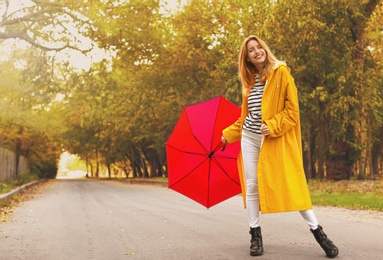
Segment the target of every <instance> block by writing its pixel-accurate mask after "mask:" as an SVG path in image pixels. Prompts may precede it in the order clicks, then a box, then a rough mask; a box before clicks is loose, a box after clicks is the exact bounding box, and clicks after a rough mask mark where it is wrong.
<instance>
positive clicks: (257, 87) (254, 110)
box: [243, 75, 265, 134]
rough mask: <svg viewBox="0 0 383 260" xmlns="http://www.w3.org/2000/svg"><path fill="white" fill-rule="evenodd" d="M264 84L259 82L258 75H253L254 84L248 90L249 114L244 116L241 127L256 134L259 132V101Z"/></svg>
mask: <svg viewBox="0 0 383 260" xmlns="http://www.w3.org/2000/svg"><path fill="white" fill-rule="evenodd" d="M264 89H265V84H262V83H260V82H259V79H258V75H257V76H256V77H255V83H254V86H253V87H252V88H251V90H250V95H249V98H248V100H247V105H248V108H249V114H248V115H247V116H246V118H245V123H244V124H243V129H245V130H248V131H251V132H253V133H256V134H262V133H261V124H262V115H261V103H262V95H263V90H264Z"/></svg>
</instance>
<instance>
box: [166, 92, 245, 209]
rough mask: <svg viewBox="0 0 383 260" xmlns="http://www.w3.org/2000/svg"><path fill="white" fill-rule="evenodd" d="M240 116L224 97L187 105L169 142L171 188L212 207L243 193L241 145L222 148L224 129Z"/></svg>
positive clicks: (167, 144) (167, 143)
mask: <svg viewBox="0 0 383 260" xmlns="http://www.w3.org/2000/svg"><path fill="white" fill-rule="evenodd" d="M239 116H240V108H239V107H238V106H236V105H234V104H233V103H231V102H229V101H227V100H226V99H225V98H224V97H222V96H220V97H216V98H213V99H211V100H208V101H205V102H202V103H199V104H196V105H192V106H187V107H185V108H184V110H183V111H182V114H181V116H180V118H179V120H178V122H177V124H176V126H175V128H174V130H173V132H172V134H171V135H170V137H169V139H168V141H167V142H166V154H167V161H168V186H169V188H171V189H173V190H175V191H177V192H179V193H181V194H183V195H185V196H187V197H189V198H190V199H193V200H195V201H197V202H198V203H200V204H202V205H204V206H205V207H206V208H210V207H212V206H214V205H216V204H218V203H220V202H222V201H224V200H226V199H228V198H231V197H232V196H234V195H237V194H239V193H241V185H240V181H239V175H238V168H237V156H238V153H239V149H240V144H239V142H235V143H234V144H230V145H227V147H226V149H224V150H223V149H222V142H221V136H222V130H223V129H224V128H226V127H227V126H229V125H230V124H232V123H233V122H234V121H235V120H237V119H238V117H239Z"/></svg>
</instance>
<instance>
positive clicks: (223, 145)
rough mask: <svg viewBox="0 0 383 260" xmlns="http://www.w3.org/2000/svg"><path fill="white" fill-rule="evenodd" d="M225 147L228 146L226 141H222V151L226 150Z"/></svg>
mask: <svg viewBox="0 0 383 260" xmlns="http://www.w3.org/2000/svg"><path fill="white" fill-rule="evenodd" d="M225 148H226V142H223V143H222V148H221V151H222V152H223V151H225Z"/></svg>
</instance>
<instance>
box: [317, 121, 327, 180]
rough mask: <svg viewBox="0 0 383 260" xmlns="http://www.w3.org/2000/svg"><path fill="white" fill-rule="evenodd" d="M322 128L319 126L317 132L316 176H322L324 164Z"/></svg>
mask: <svg viewBox="0 0 383 260" xmlns="http://www.w3.org/2000/svg"><path fill="white" fill-rule="evenodd" d="M324 133H325V132H324V128H323V127H319V132H318V177H319V179H323V178H324V164H325V143H326V141H325V134H324Z"/></svg>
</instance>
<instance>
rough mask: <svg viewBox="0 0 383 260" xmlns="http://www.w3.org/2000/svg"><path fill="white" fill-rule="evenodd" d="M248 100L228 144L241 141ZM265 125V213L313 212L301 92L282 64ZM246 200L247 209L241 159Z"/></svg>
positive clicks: (266, 105)
mask: <svg viewBox="0 0 383 260" xmlns="http://www.w3.org/2000/svg"><path fill="white" fill-rule="evenodd" d="M247 98H248V96H245V95H243V97H242V110H241V117H240V118H239V119H238V120H237V121H236V122H235V123H234V124H232V125H231V126H229V127H227V128H226V129H224V130H223V131H222V133H223V136H224V137H225V139H226V140H227V142H228V143H233V142H236V141H239V140H240V139H241V132H242V126H243V122H244V120H245V117H246V115H247V114H248V113H249V110H248V106H247V105H248V103H247ZM261 109H262V122H263V123H265V124H266V125H267V126H268V127H269V129H270V135H269V136H267V137H265V138H264V139H263V143H262V146H261V150H260V154H259V160H258V192H259V202H260V209H261V211H262V213H273V212H287V211H299V210H307V209H311V208H312V204H311V198H310V194H309V190H308V186H307V181H306V176H305V173H304V169H303V161H302V143H301V129H300V117H299V103H298V93H297V88H296V86H295V83H294V79H293V77H292V76H291V74H290V68H288V67H287V66H286V65H285V64H282V63H279V64H278V65H276V66H275V67H274V69H273V70H272V71H271V72H270V73H269V75H268V77H267V81H266V85H265V90H264V93H263V97H262V105H261ZM238 170H239V175H240V180H241V187H242V196H243V200H244V205H245V207H246V174H245V171H244V167H243V160H242V155H241V154H239V156H238Z"/></svg>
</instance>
